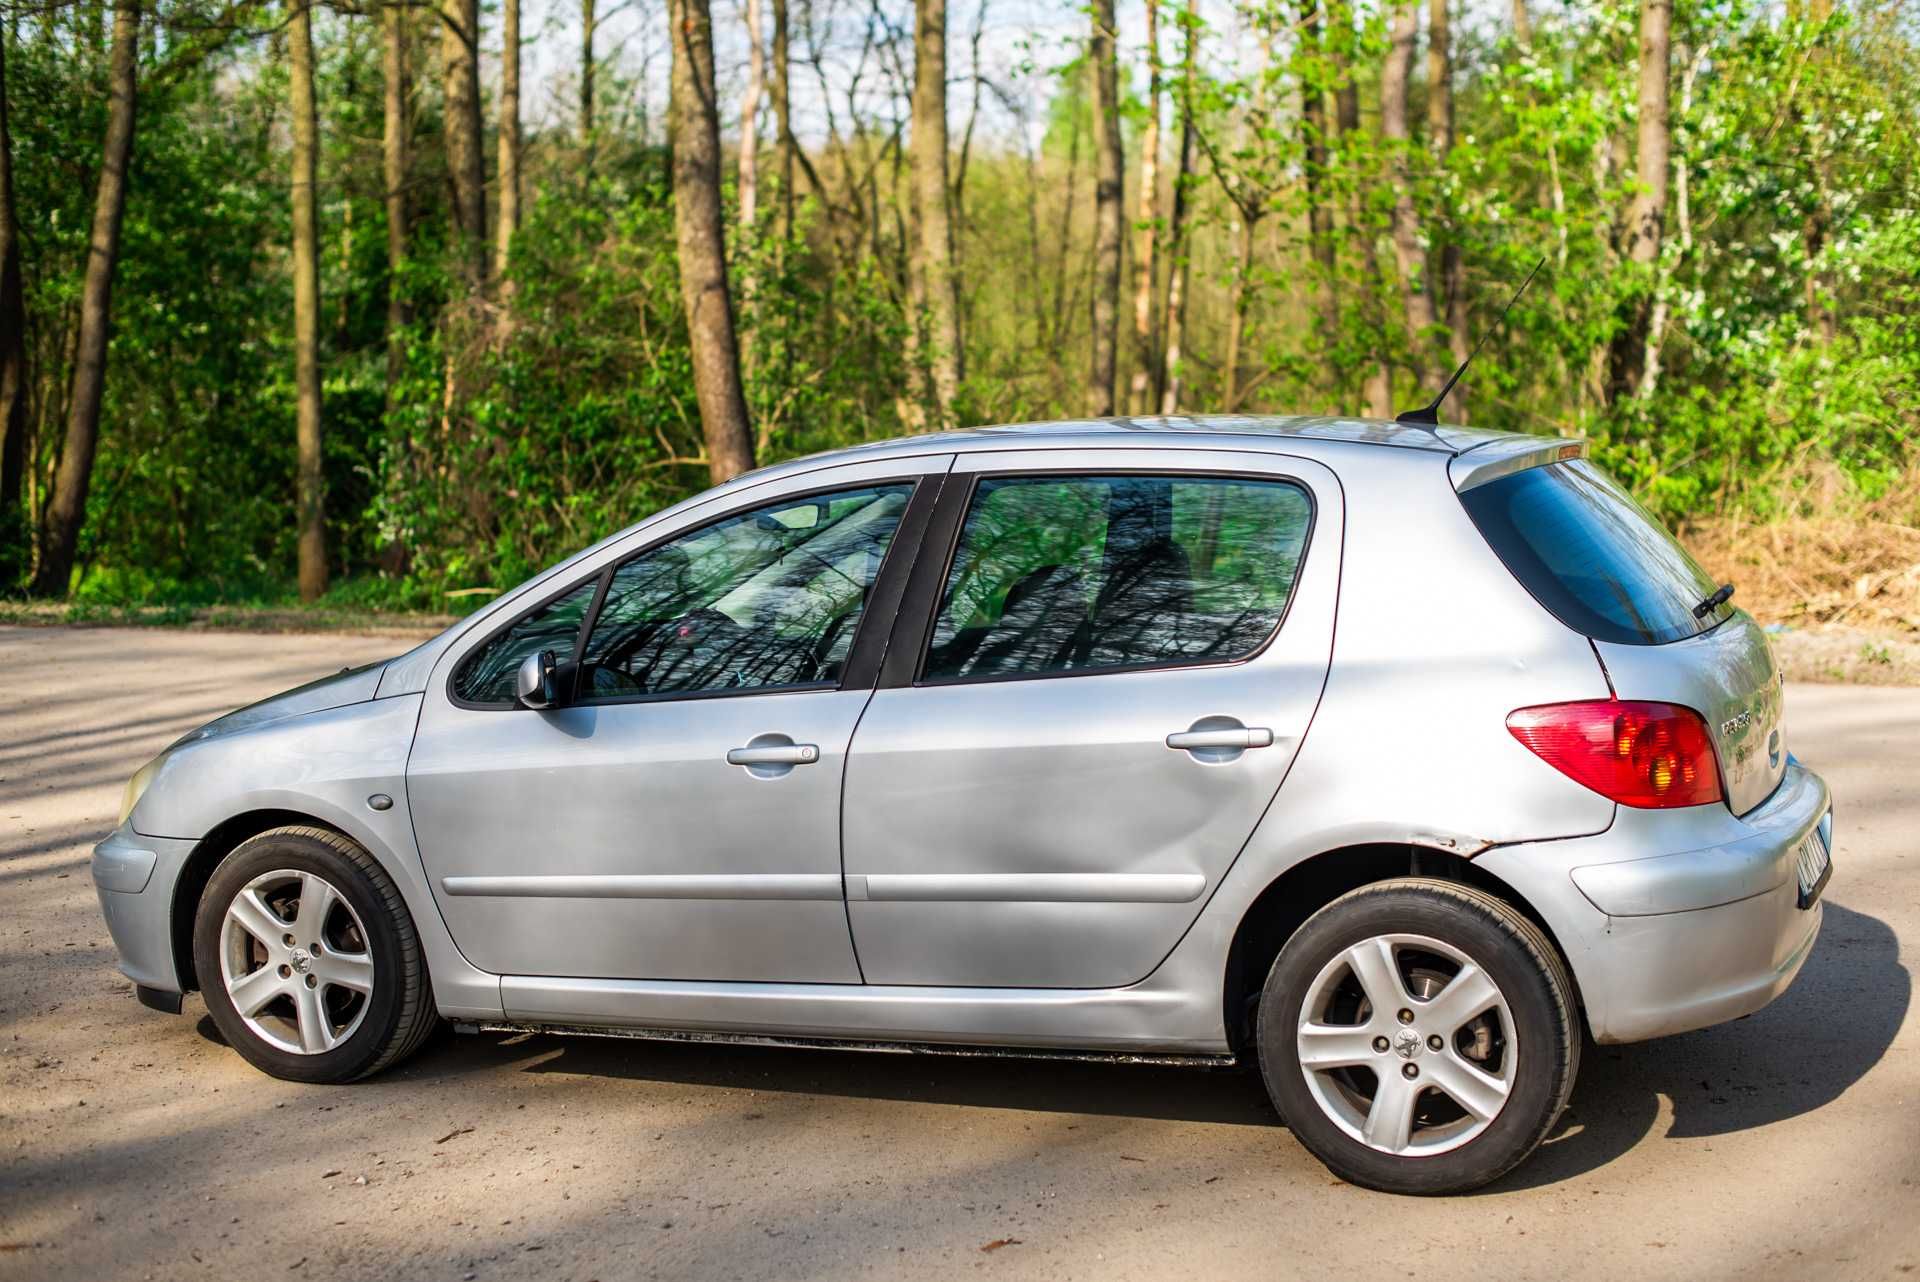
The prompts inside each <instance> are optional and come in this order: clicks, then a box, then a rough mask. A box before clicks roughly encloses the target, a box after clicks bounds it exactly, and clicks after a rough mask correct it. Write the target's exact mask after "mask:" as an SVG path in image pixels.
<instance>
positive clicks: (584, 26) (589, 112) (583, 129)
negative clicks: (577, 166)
mask: <svg viewBox="0 0 1920 1282" xmlns="http://www.w3.org/2000/svg"><path fill="white" fill-rule="evenodd" d="M598 25H599V13H598V12H597V11H596V9H595V7H594V0H580V146H581V148H582V149H584V150H585V151H586V152H587V153H588V163H589V164H591V163H592V151H593V34H594V30H595V28H596V27H597V26H598Z"/></svg>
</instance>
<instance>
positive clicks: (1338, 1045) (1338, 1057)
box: [1299, 1023, 1380, 1069]
mask: <svg viewBox="0 0 1920 1282" xmlns="http://www.w3.org/2000/svg"><path fill="white" fill-rule="evenodd" d="M1373 1037H1374V1034H1373V1030H1372V1029H1371V1028H1370V1027H1368V1026H1366V1025H1364V1024H1361V1025H1354V1024H1319V1023H1310V1024H1302V1025H1300V1037H1299V1054H1300V1063H1301V1065H1302V1066H1303V1067H1305V1068H1314V1069H1327V1068H1345V1067H1348V1066H1350V1065H1354V1064H1372V1063H1373V1062H1375V1061H1376V1060H1378V1059H1379V1058H1380V1055H1379V1053H1378V1052H1376V1051H1375V1050H1374V1049H1373Z"/></svg>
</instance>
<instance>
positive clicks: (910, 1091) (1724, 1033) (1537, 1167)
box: [201, 903, 1912, 1193]
mask: <svg viewBox="0 0 1920 1282" xmlns="http://www.w3.org/2000/svg"><path fill="white" fill-rule="evenodd" d="M1911 998H1912V981H1911V977H1910V976H1909V974H1908V973H1907V970H1906V968H1905V967H1903V966H1902V965H1901V964H1900V945H1899V940H1898V939H1897V937H1896V936H1895V935H1894V933H1893V931H1892V930H1891V929H1890V928H1889V927H1888V926H1887V925H1886V924H1885V923H1884V922H1882V921H1880V920H1879V919H1878V918H1875V917H1871V916H1868V915H1867V914H1865V913H1861V912H1857V911H1855V910H1853V909H1850V908H1846V907H1843V906H1841V905H1839V904H1835V903H1828V904H1827V905H1826V921H1825V925H1824V926H1823V928H1822V931H1821V937H1820V941H1819V943H1818V944H1817V946H1816V947H1815V949H1814V952H1813V956H1812V957H1811V958H1810V959H1809V960H1808V962H1807V965H1806V967H1805V969H1804V970H1803V971H1802V972H1801V974H1800V977H1799V979H1798V980H1797V981H1796V982H1795V984H1794V986H1793V987H1792V988H1790V989H1789V990H1788V991H1787V992H1786V994H1785V995H1783V996H1782V997H1781V998H1780V999H1779V1000H1778V1001H1776V1002H1774V1003H1773V1004H1772V1005H1771V1006H1769V1007H1767V1008H1766V1009H1765V1010H1763V1011H1761V1012H1759V1013H1758V1014H1756V1015H1754V1016H1751V1017H1750V1018H1747V1019H1744V1020H1740V1021H1737V1022H1735V1023H1732V1024H1725V1025H1721V1026H1720V1027H1718V1028H1711V1029H1704V1030H1702V1031H1700V1032H1697V1033H1688V1034H1684V1035H1682V1036H1678V1037H1670V1038H1665V1039H1662V1040H1660V1041H1656V1042H1646V1043H1640V1044H1638V1045H1632V1046H1598V1045H1595V1044H1593V1043H1592V1042H1591V1041H1589V1042H1588V1043H1587V1044H1586V1046H1585V1048H1584V1052H1583V1055H1582V1060H1581V1069H1580V1080H1579V1084H1578V1085H1577V1086H1576V1088H1575V1090H1574V1095H1573V1101H1572V1104H1571V1105H1570V1106H1569V1108H1568V1110H1567V1112H1566V1113H1565V1114H1563V1115H1562V1117H1561V1119H1560V1121H1559V1123H1558V1124H1557V1125H1556V1126H1555V1128H1554V1131H1553V1133H1552V1134H1551V1135H1549V1136H1548V1138H1547V1141H1546V1143H1545V1144H1544V1145H1542V1147H1541V1148H1540V1150H1539V1151H1538V1152H1537V1153H1535V1154H1534V1155H1533V1157H1532V1158H1530V1159H1529V1160H1528V1161H1527V1162H1525V1163H1523V1164H1522V1165H1521V1166H1520V1167H1519V1169H1517V1170H1516V1171H1514V1172H1513V1173H1512V1174H1511V1175H1508V1176H1507V1177H1505V1178H1504V1179H1502V1180H1500V1181H1499V1182H1497V1183H1495V1184H1494V1185H1492V1186H1490V1187H1489V1189H1488V1190H1487V1191H1488V1192H1493V1193H1498V1192H1503V1191H1512V1190H1516V1189H1525V1188H1535V1187H1540V1186H1543V1185H1550V1184H1555V1183H1559V1182H1562V1181H1565V1180H1569V1179H1573V1178H1576V1177H1579V1176H1582V1175H1585V1174H1587V1173H1589V1172H1591V1171H1594V1170H1597V1169H1599V1168H1601V1167H1603V1166H1605V1165H1607V1164H1608V1163H1610V1162H1612V1161H1614V1160H1615V1159H1616V1158H1618V1157H1620V1156H1621V1155H1622V1154H1624V1153H1626V1152H1627V1151H1628V1150H1630V1149H1632V1148H1633V1147H1634V1146H1635V1145H1637V1144H1639V1143H1641V1142H1642V1141H1643V1140H1644V1139H1645V1138H1646V1137H1647V1136H1648V1135H1649V1134H1650V1133H1652V1131H1653V1130H1654V1128H1655V1126H1656V1124H1657V1123H1658V1121H1659V1119H1660V1116H1661V1112H1662V1105H1661V1101H1662V1099H1665V1100H1667V1101H1670V1109H1669V1112H1670V1116H1671V1121H1670V1122H1669V1124H1668V1126H1667V1129H1666V1132H1665V1135H1666V1136H1667V1137H1669V1138H1683V1139H1694V1138H1710V1137H1712V1136H1715V1135H1724V1134H1730V1133H1733V1132H1736V1131H1744V1130H1749V1129H1753V1128H1756V1127H1761V1126H1767V1125H1770V1124H1772V1123H1775V1122H1780V1121H1784V1120H1786V1119H1788V1118H1793V1117H1798V1116H1800V1115H1802V1114H1806V1113H1810V1112H1813V1111H1815V1110H1817V1109H1819V1108H1821V1107H1823V1106H1824V1105H1826V1104H1827V1103H1829V1102H1831V1101H1832V1100H1834V1099H1836V1098H1838V1097H1839V1096H1840V1095H1841V1094H1842V1093H1844V1092H1845V1091H1846V1090H1847V1089H1848V1088H1850V1087H1851V1086H1852V1085H1853V1084H1854V1083H1855V1082H1856V1081H1858V1080H1859V1079H1860V1078H1861V1077H1862V1076H1864V1075H1865V1074H1866V1073H1867V1072H1868V1071H1869V1070H1870V1069H1872V1068H1873V1066H1874V1065H1875V1064H1877V1063H1878V1062H1879V1061H1880V1059H1881V1057H1882V1056H1883V1055H1885V1054H1886V1052H1887V1049H1888V1047H1889V1046H1891V1045H1892V1043H1893V1040H1894V1038H1895V1036H1896V1035H1897V1034H1898V1032H1899V1030H1900V1028H1901V1026H1902V1024H1903V1023H1904V1022H1905V1020H1906V1017H1907V1011H1908V1008H1909V1005H1910V1003H1911ZM201 1031H202V1033H203V1035H206V1036H209V1037H214V1038H217V1036H218V1035H217V1033H215V1032H214V1031H213V1027H212V1021H211V1020H206V1019H203V1020H202V1021H201ZM512 1071H521V1072H527V1073H534V1074H542V1075H545V1074H561V1075H567V1076H574V1077H582V1076H584V1077H603V1078H611V1079H624V1080H634V1081H647V1082H656V1083H673V1084H677V1085H684V1086H699V1087H713V1088H721V1089H729V1090H751V1091H773V1092H791V1093H796V1094H805V1095H827V1096H839V1097H846V1098H855V1099H869V1100H896V1101H902V1102H911V1103H924V1104H947V1105H954V1106H958V1107H977V1108H996V1109H1020V1110H1030V1111H1034V1112H1043V1113H1059V1114H1079V1115H1095V1116H1108V1117H1136V1118H1142V1119H1152V1120H1163V1121H1177V1122H1204V1123H1214V1124H1227V1125H1236V1126H1254V1127H1273V1128H1278V1127H1279V1126H1280V1125H1281V1122H1280V1119H1279V1118H1278V1116H1277V1115H1276V1114H1275V1113H1274V1111H1273V1109H1272V1107H1271V1106H1270V1105H1269V1103H1268V1102H1267V1096H1266V1091H1265V1089H1264V1088H1263V1086H1262V1085H1261V1082H1260V1078H1259V1074H1258V1073H1257V1072H1254V1071H1251V1070H1249V1069H1246V1068H1241V1069H1237V1070H1218V1069H1215V1070H1196V1069H1191V1068H1177V1067H1165V1066H1154V1065H1128V1064H1118V1063H1098V1062H1094V1063H1089V1062H1081V1061H1071V1060H1067V1061H1046V1060H1034V1059H1006V1058H998V1057H990V1056H981V1057H950V1056H945V1055H922V1054H863V1053H856V1052H850V1051H837V1050H811V1049H791V1048H782V1047H762V1046H748V1045H733V1044H716V1043H689V1042H650V1041H640V1040H635V1039H629V1038H600V1037H559V1036H551V1035H546V1034H516V1035H504V1034H483V1035H481V1036H478V1037H452V1036H447V1037H442V1038H440V1039H438V1040H436V1042H435V1043H434V1044H433V1045H432V1046H431V1047H429V1048H428V1050H427V1051H426V1053H424V1054H422V1055H421V1056H419V1057H418V1058H417V1059H416V1060H414V1061H413V1062H412V1063H411V1064H409V1065H407V1066H405V1067H404V1068H402V1069H400V1070H398V1075H400V1076H403V1077H406V1078H412V1079H414V1080H415V1081H416V1082H418V1083H420V1084H422V1085H427V1084H431V1083H436V1082H441V1081H446V1082H453V1081H457V1080H458V1079H459V1078H461V1077H464V1076H467V1075H469V1074H473V1073H480V1072H512Z"/></svg>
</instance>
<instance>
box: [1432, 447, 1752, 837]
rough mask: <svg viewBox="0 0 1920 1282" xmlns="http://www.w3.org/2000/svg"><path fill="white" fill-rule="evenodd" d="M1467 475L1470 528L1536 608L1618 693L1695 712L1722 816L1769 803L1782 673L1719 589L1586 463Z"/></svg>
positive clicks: (1745, 616) (1623, 494)
mask: <svg viewBox="0 0 1920 1282" xmlns="http://www.w3.org/2000/svg"><path fill="white" fill-rule="evenodd" d="M1472 457H1473V456H1472V454H1465V455H1462V456H1461V458H1462V459H1468V460H1470V459H1471V458H1472ZM1467 476H1468V479H1467V480H1466V481H1465V482H1464V483H1463V484H1462V487H1461V490H1460V499H1461V502H1462V503H1463V504H1465V506H1466V509H1467V512H1468V514H1469V515H1470V516H1471V517H1472V518H1473V521H1474V524H1475V525H1476V526H1478V527H1479V529H1480V532H1481V534H1482V535H1484V536H1485V537H1486V539H1487V542H1488V543H1489V544H1490V545H1491V546H1492V547H1493V550H1494V551H1495V552H1496V553H1497V554H1498V555H1499V557H1500V559H1501V560H1502V561H1503V562H1505V564H1506V566H1507V568H1508V569H1509V570H1511V571H1512V572H1513V575H1514V577H1515V578H1517V579H1519V580H1520V582H1521V584H1522V585H1523V586H1525V587H1526V589H1527V590H1528V591H1529V592H1531V593H1532V594H1533V596H1534V597H1535V599H1536V600H1538V601H1539V602H1540V604H1541V605H1543V606H1545V607H1546V608H1547V609H1548V610H1549V611H1550V612H1552V613H1553V614H1554V615H1555V616H1556V617H1557V618H1558V619H1559V620H1560V621H1561V622H1562V623H1565V624H1566V625H1567V626H1568V627H1570V628H1572V629H1574V630H1575V631H1576V632H1579V633H1582V634H1583V635H1585V636H1587V637H1589V638H1591V639H1592V641H1593V646H1594V650H1595V652H1596V653H1597V654H1598V655H1599V657H1600V662H1601V664H1602V665H1603V666H1604V667H1605V668H1606V672H1607V679H1608V681H1609V682H1610V683H1611V684H1612V686H1613V691H1614V694H1615V695H1617V696H1618V697H1619V698H1622V699H1651V700H1658V701H1660V702H1664V703H1676V704H1680V705H1682V706H1684V707H1688V708H1692V709H1693V710H1694V711H1695V712H1698V713H1699V714H1700V715H1701V717H1702V718H1704V719H1705V721H1706V723H1707V729H1708V731H1709V732H1710V733H1711V734H1712V736H1713V741H1714V745H1715V747H1716V748H1717V749H1718V751H1719V757H1720V769H1721V775H1722V778H1723V780H1724V781H1725V784H1726V793H1727V805H1728V807H1729V808H1730V809H1731V810H1732V811H1733V812H1734V813H1735V814H1745V813H1746V812H1747V811H1749V810H1751V809H1753V808H1754V807H1755V806H1757V805H1759V804H1760V803H1761V802H1762V801H1765V800H1766V799H1767V797H1768V796H1770V795H1771V794H1772V792H1773V790H1774V789H1775V788H1776V787H1777V786H1779V783H1780V780H1781V778H1782V777H1783V775H1784V774H1785V772H1786V756H1787V751H1786V744H1785V742H1784V729H1783V727H1782V724H1781V702H1782V700H1781V689H1780V671H1779V669H1778V667H1777V666H1776V665H1775V663H1774V658H1773V652H1772V649H1771V647H1770V646H1769V645H1768V644H1767V638H1766V634H1765V633H1763V632H1762V631H1761V630H1760V628H1759V626H1758V625H1757V624H1755V623H1754V621H1753V619H1752V618H1751V617H1750V616H1749V615H1748V614H1747V613H1746V612H1745V611H1743V610H1738V609H1735V608H1733V607H1732V606H1731V605H1730V604H1728V603H1727V601H1726V599H1725V598H1720V599H1719V600H1717V601H1716V600H1714V599H1713V598H1714V597H1715V595H1716V593H1717V591H1718V588H1719V584H1718V583H1717V582H1716V580H1714V579H1713V578H1712V577H1711V576H1710V575H1708V574H1707V572H1706V571H1705V570H1703V569H1701V568H1700V566H1699V565H1698V564H1697V563H1696V562H1695V561H1694V559H1693V557H1692V556H1691V555H1690V554H1688V552H1687V550H1686V549H1685V548H1684V547H1682V546H1681V545H1680V543H1679V542H1678V541H1677V540H1676V539H1675V538H1674V537H1673V536H1672V535H1671V534H1669V533H1668V532H1667V530H1666V528H1665V527H1664V526H1662V525H1661V524H1660V522H1659V521H1658V520H1657V519H1656V518H1655V517H1654V516H1653V515H1652V514H1651V513H1649V512H1648V511H1647V510H1646V509H1645V508H1643V507H1641V506H1640V505H1639V504H1638V503H1636V502H1634V500H1633V499H1632V498H1631V497H1630V496H1628V495H1627V493H1626V492H1625V491H1624V490H1622V489H1621V488H1620V487H1619V486H1618V485H1616V484H1614V482H1613V481H1611V480H1610V479H1608V478H1607V476H1606V475H1605V474H1604V473H1602V472H1601V471H1600V470H1599V469H1598V468H1596V467H1594V466H1593V465H1592V464H1591V463H1588V462H1586V461H1585V460H1573V461H1565V462H1555V463H1551V464H1548V465H1546V466H1541V467H1531V468H1526V469H1524V470H1521V471H1517V472H1510V473H1506V474H1504V475H1496V476H1494V477H1493V479H1490V480H1486V481H1484V482H1481V483H1475V481H1476V478H1475V477H1474V474H1472V473H1468V474H1467Z"/></svg>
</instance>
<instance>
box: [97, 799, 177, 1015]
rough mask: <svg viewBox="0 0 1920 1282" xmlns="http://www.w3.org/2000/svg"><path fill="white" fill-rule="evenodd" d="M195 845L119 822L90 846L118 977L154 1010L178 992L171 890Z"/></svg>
mask: <svg viewBox="0 0 1920 1282" xmlns="http://www.w3.org/2000/svg"><path fill="white" fill-rule="evenodd" d="M193 846H194V843H193V842H191V841H179V840H175V839H172V838H168V837H148V836H145V835H143V834H141V833H137V832H135V831H134V830H133V829H132V828H131V827H130V826H128V825H124V824H123V825H121V827H120V828H119V829H118V830H117V831H115V832H114V834H113V835H112V836H110V837H108V838H107V839H106V840H105V841H103V842H101V843H100V844H99V845H97V846H95V847H94V848H93V864H92V873H93V886H94V890H95V892H96V893H97V894H98V895H99V897H100V913H101V915H102V916H104V917H105V918H106V919H107V933H108V934H110V935H112V936H113V946H114V948H115V949H117V950H118V951H119V953H120V973H121V974H123V975H125V976H126V977H127V978H128V979H131V980H132V981H133V982H134V984H135V985H137V986H138V987H139V988H140V989H143V990H146V991H143V992H142V993H141V994H140V999H141V1001H143V1002H145V1003H146V1004H147V1005H149V1006H153V1007H155V1009H165V1007H166V1005H167V1004H168V1003H167V1001H166V999H167V998H168V997H177V996H178V994H179V993H180V992H181V991H182V985H181V983H180V974H179V970H178V968H177V967H176V966H175V965H174V957H173V888H174V884H175V883H176V882H177V881H178V879H179V875H180V869H181V866H182V865H184V864H185V863H186V862H187V856H188V855H190V854H192V853H193ZM149 993H151V994H152V995H153V996H152V998H151V999H150V998H149ZM156 1002H157V1003H158V1004H156ZM175 1009H176V1010H177V1009H178V1007H177V1006H175Z"/></svg>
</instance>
